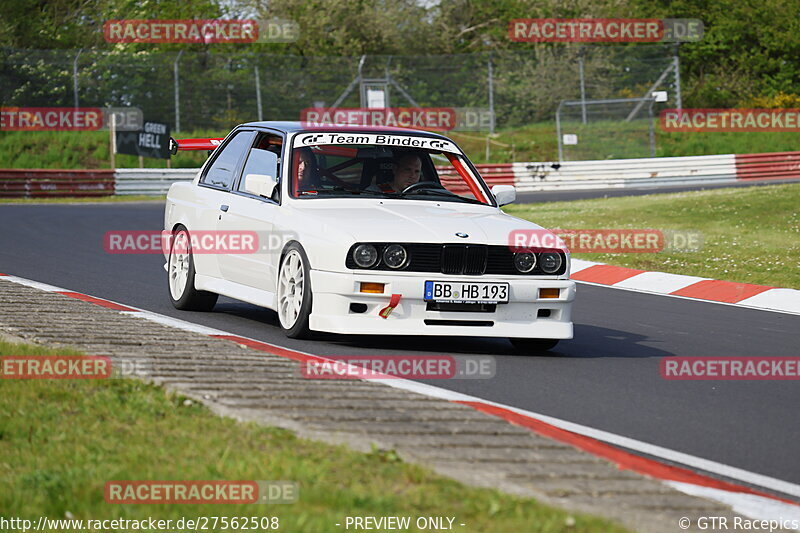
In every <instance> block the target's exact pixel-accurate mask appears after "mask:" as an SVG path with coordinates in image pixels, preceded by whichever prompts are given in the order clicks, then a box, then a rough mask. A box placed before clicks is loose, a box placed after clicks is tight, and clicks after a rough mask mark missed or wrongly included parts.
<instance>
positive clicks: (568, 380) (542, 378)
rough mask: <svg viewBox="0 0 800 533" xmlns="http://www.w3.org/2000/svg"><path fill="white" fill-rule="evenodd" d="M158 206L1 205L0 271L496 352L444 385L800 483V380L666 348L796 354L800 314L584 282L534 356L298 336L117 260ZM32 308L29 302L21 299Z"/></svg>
mask: <svg viewBox="0 0 800 533" xmlns="http://www.w3.org/2000/svg"><path fill="white" fill-rule="evenodd" d="M162 224H163V205H162V204H160V203H152V202H151V203H107V204H88V205H79V204H77V205H63V204H50V205H25V204H19V205H13V204H5V205H2V206H0V225H1V226H0V227H2V228H3V231H2V234H0V272H3V273H5V274H11V275H16V276H20V277H24V278H28V279H33V280H36V281H41V282H44V283H49V284H52V285H57V286H60V287H64V288H67V289H70V290H74V291H78V292H83V293H87V294H91V295H93V296H99V297H102V298H107V299H110V300H114V301H117V302H120V303H123V304H128V305H132V306H135V307H140V308H143V309H147V310H150V311H154V312H157V313H162V314H165V315H169V316H174V317H177V318H181V319H183V320H187V321H191V322H196V323H200V324H204V325H207V326H210V327H214V328H218V329H222V330H226V331H229V332H232V333H235V334H238V335H243V336H247V337H252V338H256V339H259V340H262V341H266V342H270V343H275V344H280V345H283V346H287V347H289V348H294V349H297V350H302V351H306V352H310V353H315V354H319V355H335V354H348V355H359V354H361V355H363V354H407V355H411V354H490V355H493V356H494V357H495V358H496V361H497V374H496V377H495V378H494V379H488V380H436V381H435V382H433V381H432V382H431V383H432V384H435V385H437V386H439V387H443V388H447V389H451V390H455V391H459V392H463V393H465V394H470V395H474V396H478V397H481V398H484V399H487V400H491V401H496V402H501V403H504V404H509V405H512V406H515V407H519V408H523V409H528V410H530V411H533V412H536V413H541V414H545V415H550V416H554V417H558V418H561V419H564V420H568V421H570V422H575V423H579V424H583V425H586V426H590V427H593V428H598V429H602V430H605V431H609V432H612V433H616V434H619V435H623V436H626V437H630V438H633V439H638V440H640V441H644V442H647V443H651V444H657V445H660V446H663V447H666V448H670V449H673V450H677V451H680V452H684V453H688V454H691V455H695V456H698V457H702V458H704V459H710V460H713V461H717V462H720V463H723V464H726V465H730V466H734V467H738V468H742V469H745V470H749V471H751V472H756V473H759V474H763V475H767V476H771V477H775V478H778V479H781V480H784V481H788V482H791V483H800V461H798V458H797V452H798V443H799V442H800V416H798V411H797V409H798V406H800V388H798V386H797V382H796V381H667V380H664V379H662V378H661V377H660V374H659V359H660V358H661V357H664V356H670V355H680V356H797V355H798V346H799V345H800V342H798V341H799V340H800V335H799V334H798V331H800V316H796V315H789V314H781V313H773V312H767V311H758V310H752V309H743V308H736V307H732V306H727V305H721V304H713V303H704V302H697V301H689V300H683V299H678V298H669V297H663V296H654V295H646V294H639V293H633V292H628V291H623V290H618V289H609V288H601V287H595V286H589V285H583V284H582V285H580V286H579V288H578V297H577V301H576V303H575V307H574V314H573V317H574V320H575V325H576V326H575V339H574V340H571V341H562V343H561V344H560V345H559V346H558V347H557V348H556V350H554V352H555V353H554V355H553V356H548V357H526V356H519V355H516V354H514V353H513V352H512V349H511V345H510V344H509V343H508V342H507V341H505V340H503V339H462V338H422V337H420V338H404V337H349V336H348V337H343V336H334V335H325V336H322V337H321V338H320V339H319V340H316V341H294V340H291V339H287V338H285V337H284V336H283V334H282V332H281V330H280V328H279V327H278V325H277V316H276V314H275V313H273V312H271V311H267V310H265V309H262V308H258V307H255V306H252V305H249V304H243V303H238V302H234V301H232V300H228V299H224V298H221V299H220V303H218V304H217V307H216V308H215V310H214V311H213V312H211V313H188V312H182V311H178V310H176V309H174V308H173V307H172V305H171V304H170V302H169V299H168V297H167V281H166V272H165V271H164V269H163V264H164V259H163V257H162V256H160V255H112V254H107V253H106V252H105V251H104V249H103V235H104V234H105V232H107V231H110V230H160V229H162ZM20 305H24V302H20Z"/></svg>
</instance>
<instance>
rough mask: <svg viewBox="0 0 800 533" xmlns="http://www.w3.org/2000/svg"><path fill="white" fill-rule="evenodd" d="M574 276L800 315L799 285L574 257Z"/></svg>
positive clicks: (620, 286)
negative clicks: (727, 278)
mask: <svg viewBox="0 0 800 533" xmlns="http://www.w3.org/2000/svg"><path fill="white" fill-rule="evenodd" d="M570 279H572V280H574V281H577V282H581V283H588V284H591V285H602V286H605V287H613V288H615V289H624V290H629V291H634V292H644V293H650V294H660V295H663V296H673V297H676V298H687V299H690V300H702V301H706V302H714V303H719V304H727V305H735V306H739V307H748V308H751V309H760V310H763V311H774V312H778V313H790V314H796V315H800V291H799V290H796V289H782V288H779V287H769V286H766V285H753V284H750V283H736V282H733V281H721V280H717V279H709V278H700V277H697V276H682V275H680V274H668V273H666V272H648V271H645V270H637V269H635V268H626V267H619V266H613V265H606V264H604V263H594V262H592V261H583V260H581V259H573V260H572V263H571V272H570Z"/></svg>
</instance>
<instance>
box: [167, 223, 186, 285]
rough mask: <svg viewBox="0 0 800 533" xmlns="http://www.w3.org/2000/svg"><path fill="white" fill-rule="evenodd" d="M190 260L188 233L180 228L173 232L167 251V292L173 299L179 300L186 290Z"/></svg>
mask: <svg viewBox="0 0 800 533" xmlns="http://www.w3.org/2000/svg"><path fill="white" fill-rule="evenodd" d="M190 260H191V249H190V247H189V234H188V233H187V232H186V231H185V230H182V231H179V232H178V233H176V234H175V239H174V240H173V241H172V249H171V250H170V253H169V292H170V294H172V298H173V299H174V300H180V299H181V297H182V296H183V293H184V292H185V291H186V283H187V282H188V281H189V262H190Z"/></svg>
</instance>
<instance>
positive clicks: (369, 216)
mask: <svg viewBox="0 0 800 533" xmlns="http://www.w3.org/2000/svg"><path fill="white" fill-rule="evenodd" d="M301 202H302V203H301ZM297 204H300V205H297V206H296V210H297V214H298V216H300V217H301V218H302V219H303V226H304V227H305V228H306V229H307V230H310V231H314V229H313V228H319V229H320V230H322V231H324V232H326V236H327V235H330V237H331V238H336V234H337V233H338V232H346V233H347V234H349V236H350V238H351V240H352V242H387V241H392V242H433V243H444V242H461V243H465V244H466V243H481V244H501V245H506V244H508V242H509V235H510V234H511V232H512V231H514V230H533V229H536V230H540V229H542V227H541V226H539V225H537V224H534V223H532V222H529V221H527V220H522V219H519V218H516V217H512V216H511V215H507V214H505V213H503V212H502V211H500V210H498V209H496V208H494V207H490V206H480V205H471V204H462V203H455V202H434V201H418V200H378V199H376V200H373V199H366V198H365V199H352V200H351V199H330V200H328V199H314V200H302V201H300V202H297ZM457 233H460V234H466V235H467V237H459V236H457V235H456V234H457ZM340 235H341V234H340Z"/></svg>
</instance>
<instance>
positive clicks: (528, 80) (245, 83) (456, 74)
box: [0, 44, 680, 132]
mask: <svg viewBox="0 0 800 533" xmlns="http://www.w3.org/2000/svg"><path fill="white" fill-rule="evenodd" d="M677 53H678V49H677V48H676V47H675V46H674V45H663V44H657V45H652V44H648V45H643V44H639V45H628V46H608V45H578V44H565V45H553V46H541V47H536V48H533V49H529V50H524V51H507V52H495V53H476V54H460V55H447V56H367V57H300V56H291V55H267V54H257V53H254V52H250V51H247V52H245V51H242V52H238V53H231V54H226V55H222V54H212V53H207V52H188V51H184V52H160V51H157V50H156V49H141V50H139V51H136V52H132V51H131V50H129V49H124V48H123V49H115V50H112V51H100V50H20V49H9V48H4V49H2V59H0V102H1V103H2V105H4V106H25V107H33V106H76V107H77V106H83V107H122V106H134V107H138V108H140V109H142V110H143V111H144V115H145V117H146V118H148V119H151V120H162V121H165V122H169V123H170V124H171V126H172V129H173V131H177V132H180V131H196V130H201V129H226V128H229V127H231V126H232V125H234V124H237V123H241V122H245V121H250V120H256V119H263V120H298V119H299V117H300V112H301V110H302V109H304V108H309V107H314V106H331V105H332V104H333V103H334V102H336V101H337V99H339V98H340V97H341V96H342V95H343V94H345V93H346V90H347V88H348V87H349V86H351V84H352V83H353V81H354V80H355V79H356V78H357V77H358V75H359V71H360V72H361V75H362V78H364V79H372V80H376V79H377V80H387V79H390V80H391V83H390V84H389V85H388V95H389V102H390V104H389V105H391V106H397V107H407V106H410V105H412V102H411V101H410V100H413V104H416V105H419V106H430V107H478V108H491V109H493V111H494V113H495V117H496V118H495V126H496V127H498V128H505V127H513V126H520V125H525V124H530V123H533V122H552V121H553V120H554V114H555V111H556V108H557V106H558V104H559V102H560V101H561V100H563V99H574V100H578V99H610V98H635V97H638V98H641V97H645V96H647V95H648V93H649V91H651V90H653V88H654V87H659V88H662V89H665V90H667V91H669V92H670V101H669V106H670V107H679V103H680V97H679V95H680V87H679V79H678V77H677V76H676V75H675V74H676V70H674V69H673V70H672V71H670V69H672V68H673V67H674V66H675V65H676V64H677V62H678V56H677ZM359 69H360V70H359ZM670 72H672V74H671V75H667V74H669V73H670ZM360 94H361V91H359V90H352V91H350V92H349V93H348V94H347V95H346V97H345V98H344V99H342V100H341V101H340V102H339V105H340V106H342V107H359V106H361V105H362V102H361V101H360Z"/></svg>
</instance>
